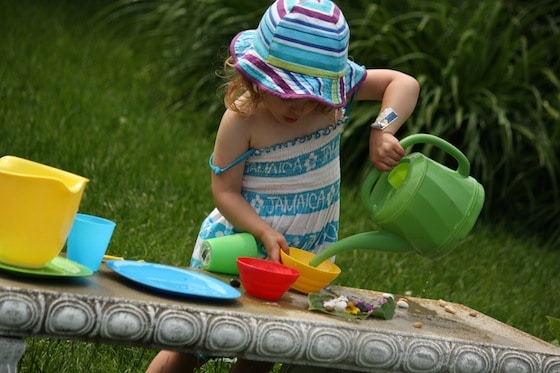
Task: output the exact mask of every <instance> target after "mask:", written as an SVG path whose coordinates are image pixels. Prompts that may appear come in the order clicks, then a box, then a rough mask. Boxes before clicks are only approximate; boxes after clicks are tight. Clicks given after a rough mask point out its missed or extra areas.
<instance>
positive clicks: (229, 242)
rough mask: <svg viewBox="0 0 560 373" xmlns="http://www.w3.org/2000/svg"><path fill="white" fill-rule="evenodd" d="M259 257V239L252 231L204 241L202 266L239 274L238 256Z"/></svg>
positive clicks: (201, 253) (201, 251)
mask: <svg viewBox="0 0 560 373" xmlns="http://www.w3.org/2000/svg"><path fill="white" fill-rule="evenodd" d="M241 256H244V257H253V258H256V257H258V248H257V241H255V238H254V237H253V235H252V234H250V233H235V234H232V235H229V236H223V237H216V238H209V239H207V240H205V241H203V242H202V248H201V250H200V258H201V261H202V268H204V269H205V270H207V271H210V272H219V273H227V274H230V275H237V274H239V270H238V269H237V258H239V257H241Z"/></svg>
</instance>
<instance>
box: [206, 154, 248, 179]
mask: <svg viewBox="0 0 560 373" xmlns="http://www.w3.org/2000/svg"><path fill="white" fill-rule="evenodd" d="M254 152H255V149H249V150H247V151H246V152H245V153H243V154H241V155H240V156H239V158H237V159H236V160H234V161H233V162H231V164H229V165H227V166H226V167H224V168H221V167H218V166H216V165H215V164H214V153H212V154H211V155H210V159H209V160H208V164H209V165H210V168H211V169H212V171H214V173H215V174H216V175H219V174H221V173H223V172H226V171H227V170H229V169H230V168H232V167H235V166H237V165H238V164H239V163H241V162H243V161H244V160H245V159H247V158H249V157H250V156H251V155H252V154H253V153H254Z"/></svg>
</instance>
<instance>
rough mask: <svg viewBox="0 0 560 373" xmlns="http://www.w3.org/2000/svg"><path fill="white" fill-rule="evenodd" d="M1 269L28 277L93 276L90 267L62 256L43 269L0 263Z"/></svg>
mask: <svg viewBox="0 0 560 373" xmlns="http://www.w3.org/2000/svg"><path fill="white" fill-rule="evenodd" d="M0 269H2V270H5V271H8V272H12V273H16V274H22V275H27V276H46V277H83V276H89V275H91V274H93V271H92V270H91V269H89V268H88V267H86V266H83V265H81V264H79V263H76V262H74V261H72V260H70V259H66V258H64V257H62V256H57V257H56V258H54V259H53V260H51V261H50V262H48V263H47V264H45V265H44V266H43V267H41V268H24V267H16V266H13V265H9V264H5V263H0Z"/></svg>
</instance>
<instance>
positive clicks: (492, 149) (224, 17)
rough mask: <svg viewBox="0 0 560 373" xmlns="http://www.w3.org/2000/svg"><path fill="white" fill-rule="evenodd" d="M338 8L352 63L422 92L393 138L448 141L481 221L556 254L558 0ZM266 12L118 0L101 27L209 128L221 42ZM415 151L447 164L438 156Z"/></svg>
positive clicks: (362, 127)
mask: <svg viewBox="0 0 560 373" xmlns="http://www.w3.org/2000/svg"><path fill="white" fill-rule="evenodd" d="M338 3H339V5H340V7H341V8H342V10H343V11H344V13H345V15H346V18H347V20H348V23H349V24H350V28H351V33H352V37H351V40H352V41H351V45H350V55H351V57H352V58H353V59H354V60H356V61H357V62H359V63H360V64H363V65H366V66H367V67H370V68H393V69H396V70H400V71H403V72H406V73H408V74H410V75H413V76H415V77H416V78H417V79H418V80H419V82H420V84H421V87H422V91H421V95H420V99H419V102H418V105H417V109H416V111H415V113H414V114H413V115H412V117H411V118H410V119H409V121H408V122H407V124H406V125H405V126H404V127H403V129H401V133H400V134H399V136H401V137H402V136H405V135H407V134H410V133H417V132H427V133H431V134H434V135H437V136H440V137H442V138H445V139H446V140H448V141H450V142H451V143H453V144H455V145H456V146H457V147H458V148H459V149H461V150H462V151H463V152H464V153H465V154H466V155H467V157H468V158H469V159H470V160H471V164H472V176H473V177H475V178H476V179H478V180H479V181H480V182H481V183H482V184H483V185H484V187H485V190H486V194H487V198H486V206H485V209H484V211H483V214H484V216H485V217H486V218H491V219H493V220H494V221H496V220H506V221H517V222H519V223H522V225H523V226H524V227H525V229H528V230H530V231H532V232H536V233H539V234H540V235H541V237H543V239H544V241H546V242H547V243H548V244H551V245H552V246H555V247H556V246H558V245H559V244H560V228H559V227H558V218H559V216H560V189H559V174H558V172H559V171H558V170H559V159H560V126H559V124H560V76H559V74H560V48H558V40H559V39H560V2H557V1H556V0H541V1H535V2H530V3H528V2H524V1H520V0H518V1H507V2H506V1H477V0H466V1H464V0H461V1H459V0H450V1H424V0H422V1H420V0H378V1H376V2H371V1H369V0H352V1H350V0H340V1H338ZM269 4H270V1H264V0H245V1H244V0H228V1H225V0H157V1H156V0H142V1H131V0H121V1H117V2H115V3H114V4H113V5H112V6H111V7H109V8H107V9H106V11H105V12H103V13H102V14H100V15H99V16H98V22H100V23H101V24H103V25H109V26H110V27H111V28H113V29H114V30H116V31H118V28H119V27H126V28H127V29H130V28H134V29H135V30H137V31H138V34H139V35H140V36H141V37H142V38H152V39H155V40H157V41H158V43H159V45H160V46H161V59H159V60H156V61H154V64H156V65H158V68H160V69H161V71H162V77H163V79H164V80H165V81H167V82H168V83H169V82H170V83H171V85H172V86H173V87H175V89H176V95H175V96H174V97H175V100H174V105H173V108H179V107H184V106H187V107H189V108H198V110H200V111H201V112H203V113H205V114H206V115H207V120H208V123H209V124H208V125H209V126H210V127H212V128H215V127H216V123H217V122H218V120H219V117H220V115H221V112H222V110H223V107H222V105H221V99H219V97H220V96H219V94H218V93H217V90H218V89H219V87H220V84H222V83H223V82H222V81H221V80H220V79H218V78H217V76H216V75H217V71H219V69H220V68H221V65H222V62H223V59H224V58H225V57H226V56H227V54H228V45H229V42H230V40H231V39H232V37H233V36H235V34H236V33H237V32H239V31H241V30H244V29H248V28H255V27H256V26H257V24H258V21H259V19H260V17H261V15H262V13H263V11H264V9H266V7H267V6H268V5H269ZM376 113H377V107H375V106H373V107H372V105H371V104H363V103H362V104H360V105H356V106H355V107H354V109H353V113H351V114H352V121H351V123H350V125H349V126H348V127H347V130H346V131H345V134H344V138H343V143H342V160H343V172H344V175H345V177H346V180H360V178H359V176H361V175H362V174H363V173H364V172H367V170H368V169H369V167H370V164H369V161H368V156H367V154H368V153H367V141H365V138H367V133H368V131H369V123H370V122H371V121H372V120H373V118H374V117H375V115H376ZM422 151H424V152H425V153H426V154H427V155H429V156H430V157H432V158H434V159H437V160H439V161H441V162H443V163H449V161H450V160H449V159H447V158H449V157H447V158H446V157H445V154H441V153H440V152H438V151H437V149H431V148H428V147H426V148H425V149H422ZM451 161H452V160H451ZM449 166H450V167H454V165H452V164H450V165H449Z"/></svg>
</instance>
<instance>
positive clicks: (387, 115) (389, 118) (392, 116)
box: [371, 107, 399, 131]
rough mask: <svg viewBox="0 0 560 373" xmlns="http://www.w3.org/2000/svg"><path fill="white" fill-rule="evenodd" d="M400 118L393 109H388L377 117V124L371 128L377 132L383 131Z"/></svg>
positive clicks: (374, 123) (373, 124)
mask: <svg viewBox="0 0 560 373" xmlns="http://www.w3.org/2000/svg"><path fill="white" fill-rule="evenodd" d="M398 117H399V116H398V115H397V113H395V111H394V110H393V109H391V108H390V107H387V108H385V109H383V111H382V112H381V113H380V114H379V115H378V116H377V118H376V119H375V122H373V123H372V124H371V128H374V129H376V130H380V131H381V130H383V129H384V128H385V127H387V126H388V125H390V124H391V123H393V122H394V121H395V120H397V118H398Z"/></svg>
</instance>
